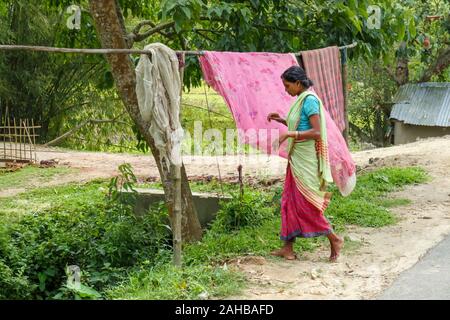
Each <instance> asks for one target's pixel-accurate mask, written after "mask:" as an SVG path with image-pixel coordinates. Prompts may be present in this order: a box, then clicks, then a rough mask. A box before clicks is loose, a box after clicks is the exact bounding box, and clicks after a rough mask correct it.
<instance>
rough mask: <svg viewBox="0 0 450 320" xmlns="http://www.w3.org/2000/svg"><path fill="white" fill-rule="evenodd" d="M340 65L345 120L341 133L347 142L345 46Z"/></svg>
mask: <svg viewBox="0 0 450 320" xmlns="http://www.w3.org/2000/svg"><path fill="white" fill-rule="evenodd" d="M341 66H342V90H343V94H344V121H345V129H344V132H343V133H342V135H343V136H344V139H345V142H346V143H347V147H348V146H349V144H348V129H349V121H348V97H347V80H348V79H347V76H348V74H347V48H345V49H343V50H342V52H341Z"/></svg>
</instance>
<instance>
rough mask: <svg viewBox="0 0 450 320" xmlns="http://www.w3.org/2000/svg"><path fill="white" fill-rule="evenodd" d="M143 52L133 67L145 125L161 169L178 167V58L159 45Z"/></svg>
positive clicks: (180, 161) (181, 136)
mask: <svg viewBox="0 0 450 320" xmlns="http://www.w3.org/2000/svg"><path fill="white" fill-rule="evenodd" d="M144 50H148V51H151V55H150V57H149V55H147V54H142V55H141V58H140V60H139V63H138V65H137V67H136V94H137V99H138V104H139V110H140V112H141V116H142V118H143V120H144V121H146V122H148V123H150V128H149V132H150V135H151V136H152V137H153V139H154V141H155V146H156V148H157V149H158V150H159V152H160V155H161V165H165V166H167V168H168V169H169V168H170V164H173V165H175V166H178V167H181V165H182V157H181V143H182V139H183V135H184V132H183V128H182V127H181V123H180V93H181V85H182V84H181V78H180V71H179V61H178V57H177V55H176V53H175V51H173V50H172V49H170V48H169V47H167V46H165V45H164V44H162V43H152V44H150V45H147V46H146V47H145V48H144Z"/></svg>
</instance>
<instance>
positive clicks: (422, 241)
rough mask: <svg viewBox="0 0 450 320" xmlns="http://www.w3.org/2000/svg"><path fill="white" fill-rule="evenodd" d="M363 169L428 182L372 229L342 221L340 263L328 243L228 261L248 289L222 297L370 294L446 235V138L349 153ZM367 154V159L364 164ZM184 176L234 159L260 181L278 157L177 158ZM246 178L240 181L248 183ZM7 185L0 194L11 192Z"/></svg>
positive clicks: (107, 172)
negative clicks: (289, 253)
mask: <svg viewBox="0 0 450 320" xmlns="http://www.w3.org/2000/svg"><path fill="white" fill-rule="evenodd" d="M37 157H38V161H40V160H48V159H58V160H59V163H60V165H65V166H70V167H74V168H79V169H80V172H78V173H76V174H68V175H66V176H64V177H56V178H55V179H54V180H53V181H50V182H48V183H47V184H48V185H54V184H61V183H68V182H74V181H88V180H91V179H94V178H107V177H111V176H113V175H115V174H117V167H118V166H119V165H120V164H122V163H125V162H127V163H130V164H131V165H132V166H133V168H134V172H135V174H136V175H137V176H139V177H141V178H142V179H146V178H151V179H152V180H153V179H156V178H157V177H158V176H159V175H158V170H157V167H156V164H155V162H154V161H153V159H152V158H151V157H150V156H141V155H127V154H109V153H97V152H74V151H70V152H69V151H65V150H59V149H57V148H39V149H38V154H37ZM353 157H354V159H355V161H356V162H357V164H358V166H360V167H361V168H362V169H363V170H365V169H370V168H371V167H381V166H411V165H420V166H422V167H424V168H425V169H426V170H427V171H428V172H429V173H430V175H431V176H432V178H433V181H432V182H431V183H428V184H423V185H418V186H412V187H409V188H407V189H406V190H404V191H402V192H399V193H398V194H397V195H398V196H399V197H402V198H408V199H410V200H412V202H411V204H410V205H408V206H403V207H398V208H395V209H393V211H394V212H395V214H396V215H397V216H399V217H400V218H401V219H400V222H399V223H398V224H396V225H393V226H388V227H384V228H379V229H371V228H361V227H355V226H349V227H348V231H347V234H346V235H347V236H348V237H350V238H351V239H352V240H353V241H356V243H359V244H360V246H359V248H358V249H354V250H344V254H343V256H342V257H341V259H340V261H339V262H338V263H335V264H330V263H328V262H327V260H326V258H327V257H328V255H329V253H328V248H327V247H324V248H321V249H320V250H318V251H316V252H314V253H305V254H303V255H301V256H300V259H299V260H297V261H294V262H285V261H282V260H279V259H264V258H262V257H253V258H251V259H249V260H248V259H247V260H243V261H242V262H241V263H239V264H236V265H235V267H237V268H239V269H240V270H242V271H243V272H245V274H246V275H247V278H248V280H249V288H248V289H247V290H246V291H245V292H244V294H243V295H241V296H238V297H229V298H230V299H308V298H310V299H340V298H346V299H370V298H374V297H376V296H377V295H379V294H380V293H381V292H382V290H383V289H385V288H386V287H388V286H389V285H390V284H391V283H392V282H393V280H394V279H395V278H396V277H397V276H398V275H399V273H400V272H402V271H404V270H406V269H408V268H410V267H411V266H413V265H414V264H415V263H416V262H417V261H418V260H419V259H420V257H422V256H423V255H424V254H425V253H426V252H427V250H429V249H430V248H431V247H433V246H434V245H435V244H437V243H438V242H439V241H440V240H442V239H443V238H444V237H445V236H446V235H448V234H449V233H450V136H446V137H444V138H432V139H428V140H422V141H418V142H415V143H411V144H407V145H402V146H394V147H390V148H383V149H374V150H368V151H362V152H357V153H354V155H353ZM369 159H370V162H371V164H370V165H369ZM184 160H185V164H186V171H187V173H188V176H189V177H190V179H204V178H206V177H208V176H217V175H218V169H217V162H219V163H220V170H221V175H222V177H223V178H224V179H225V180H228V179H231V180H233V181H235V180H236V179H237V171H236V167H237V166H238V164H239V163H241V164H242V165H243V167H244V174H245V176H247V178H246V179H248V180H249V179H251V178H250V177H254V176H256V175H257V176H259V179H260V180H264V179H274V178H278V179H282V178H283V176H284V171H285V166H286V162H285V160H284V159H280V158H275V157H273V158H268V157H266V156H252V157H242V158H241V159H239V157H218V158H216V157H190V158H185V159H184ZM248 180H247V181H248ZM21 191H23V190H21V189H17V188H14V186H12V188H11V189H8V190H2V191H1V192H0V196H1V194H2V193H4V194H7V195H9V196H10V195H14V194H16V193H18V192H21Z"/></svg>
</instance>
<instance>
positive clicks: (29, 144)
mask: <svg viewBox="0 0 450 320" xmlns="http://www.w3.org/2000/svg"><path fill="white" fill-rule="evenodd" d="M24 125H25V131H26V133H27V137H28V148H29V151H30V161H33V150H32V149H31V148H32V143H31V136H30V132H29V131H28V127H29V126H30V121H29V120H28V119H25V123H24Z"/></svg>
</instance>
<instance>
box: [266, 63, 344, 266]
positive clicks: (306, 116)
mask: <svg viewBox="0 0 450 320" xmlns="http://www.w3.org/2000/svg"><path fill="white" fill-rule="evenodd" d="M281 79H282V80H283V84H284V87H285V90H286V92H287V93H288V94H289V95H291V96H297V99H296V100H295V102H294V103H293V104H292V106H291V109H290V111H289V113H288V115H287V117H286V119H283V118H281V117H280V115H279V114H278V113H270V114H269V115H268V116H267V119H268V120H269V121H271V120H274V121H277V122H280V123H282V124H284V125H286V126H287V127H288V132H287V133H285V134H282V135H281V136H280V138H279V145H281V143H283V142H284V141H285V140H286V139H288V154H289V155H288V166H287V169H286V180H285V183H284V189H283V194H282V199H281V234H280V238H281V240H283V241H284V246H283V247H282V248H281V249H279V250H276V251H273V252H272V253H271V254H272V255H275V256H280V257H284V258H285V259H288V260H294V259H296V258H297V257H296V255H295V253H294V250H293V244H294V241H295V238H296V237H303V238H310V237H317V236H322V235H324V236H327V237H328V239H329V241H330V247H331V254H330V261H332V262H334V261H336V260H337V258H338V256H339V253H340V250H341V248H342V245H343V243H344V240H343V239H341V238H340V237H338V236H337V235H336V234H335V233H334V232H333V230H332V228H331V225H330V223H329V222H328V220H327V219H326V218H325V216H324V214H323V213H324V211H325V209H326V208H327V206H328V204H329V202H330V198H331V194H330V193H329V192H326V186H327V183H329V182H332V181H333V179H332V177H331V171H330V164H329V160H328V150H327V145H328V144H327V133H326V122H325V114H324V111H323V105H322V102H321V100H320V99H319V98H318V97H317V95H316V94H315V93H314V92H312V91H310V90H308V88H309V87H311V86H312V81H311V80H310V79H308V77H307V76H306V73H305V71H304V70H303V69H302V68H301V67H299V66H292V67H290V68H289V69H287V70H286V71H285V72H284V73H283V74H282V75H281Z"/></svg>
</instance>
